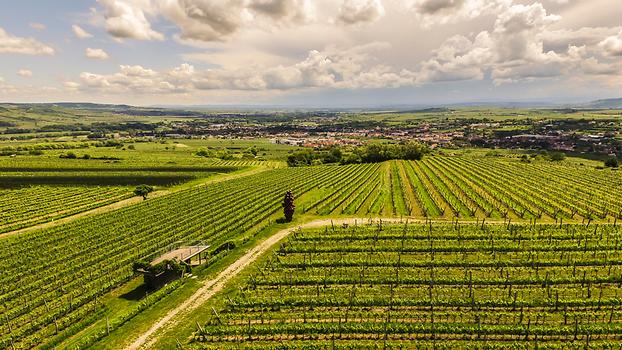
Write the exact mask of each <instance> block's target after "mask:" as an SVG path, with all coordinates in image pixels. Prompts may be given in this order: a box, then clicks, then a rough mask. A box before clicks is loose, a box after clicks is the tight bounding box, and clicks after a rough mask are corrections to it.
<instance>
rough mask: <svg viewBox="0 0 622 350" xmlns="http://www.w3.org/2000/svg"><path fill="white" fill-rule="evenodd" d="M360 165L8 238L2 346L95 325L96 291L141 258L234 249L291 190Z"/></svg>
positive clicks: (0, 263) (181, 197)
mask: <svg viewBox="0 0 622 350" xmlns="http://www.w3.org/2000/svg"><path fill="white" fill-rule="evenodd" d="M358 171H359V167H358V166H348V167H314V168H301V169H277V170H273V171H270V172H264V173H262V174H259V175H253V176H248V177H244V178H240V179H234V180H229V181H224V182H220V183H215V184H213V185H209V186H202V187H194V188H191V189H188V190H183V191H180V192H176V193H173V194H170V195H168V196H164V197H159V198H155V199H151V200H148V201H145V202H143V203H141V204H138V205H134V206H131V207H126V208H123V209H120V210H117V211H114V212H110V213H105V214H101V215H97V216H93V217H88V218H84V219H80V220H76V221H73V222H71V223H69V224H65V225H61V226H57V227H55V228H51V229H47V230H41V231H35V232H32V233H28V234H24V235H18V236H12V237H7V238H5V239H3V240H1V241H0V246H1V247H2V249H1V252H0V270H1V271H0V281H1V283H0V289H1V295H0V303H1V305H2V308H1V309H0V310H1V315H0V316H1V317H0V320H2V322H3V327H2V329H3V336H2V338H1V340H0V345H1V346H2V347H9V346H11V347H14V348H16V349H19V348H30V347H32V346H35V345H40V344H42V343H48V344H50V343H53V342H56V341H59V339H61V340H62V338H65V337H68V336H70V335H71V334H72V333H75V332H77V331H79V330H80V329H81V328H83V327H85V326H87V325H88V323H87V322H86V321H85V318H86V317H87V316H89V315H93V314H96V313H97V312H98V311H99V310H100V309H101V304H100V303H99V302H98V298H101V297H102V296H103V295H104V294H105V293H106V292H108V291H110V290H111V289H113V288H115V287H117V286H119V285H121V284H123V283H124V282H127V281H128V280H129V279H130V278H132V276H133V272H132V268H131V267H132V263H133V262H134V261H136V260H138V259H145V258H149V257H153V256H154V255H155V254H157V253H158V252H160V251H161V250H162V249H165V248H166V247H167V246H168V245H170V244H172V243H174V242H176V241H180V240H182V241H184V242H188V243H191V242H195V241H196V242H198V241H204V240H209V242H210V244H211V246H213V247H215V249H217V250H218V249H220V248H219V247H221V246H222V247H226V248H225V249H228V248H229V247H230V245H231V244H230V242H235V241H236V239H237V240H241V239H243V238H244V236H248V235H252V234H253V232H256V231H257V230H259V229H260V228H261V227H263V226H265V225H268V221H267V219H268V218H269V217H270V216H271V215H272V214H274V213H275V212H276V211H278V210H279V208H280V200H281V196H282V194H283V193H284V192H285V191H286V190H289V189H291V190H293V191H295V193H298V194H301V193H305V192H307V191H309V190H311V189H312V188H314V187H316V186H318V185H319V184H332V183H334V182H336V181H338V180H340V179H342V178H343V177H348V176H351V174H353V173H356V172H358ZM283 179H287V181H283Z"/></svg>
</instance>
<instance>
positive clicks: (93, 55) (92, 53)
mask: <svg viewBox="0 0 622 350" xmlns="http://www.w3.org/2000/svg"><path fill="white" fill-rule="evenodd" d="M85 55H86V57H87V58H90V59H93V60H107V59H108V58H110V56H108V53H106V51H104V50H102V49H91V48H90V47H89V48H87V49H86V52H85Z"/></svg>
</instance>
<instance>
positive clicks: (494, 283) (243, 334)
mask: <svg viewBox="0 0 622 350" xmlns="http://www.w3.org/2000/svg"><path fill="white" fill-rule="evenodd" d="M621 245H622V230H621V229H620V228H619V227H616V226H613V225H600V226H599V225H593V224H592V225H589V226H587V225H576V224H574V225H573V224H561V225H559V224H558V225H546V224H545V225H540V224H531V225H525V224H522V225H521V224H511V223H509V222H508V221H507V220H506V223H505V224H497V225H490V224H481V223H480V224H459V223H453V224H449V223H446V224H438V223H434V224H433V223H432V222H430V223H429V224H407V223H405V224H397V225H386V224H383V223H382V222H380V223H378V222H375V223H369V222H366V223H361V222H359V223H358V225H350V226H349V227H347V226H345V225H344V226H334V227H331V226H329V227H326V228H321V229H308V230H299V231H296V232H294V233H293V234H292V235H291V236H290V238H289V239H288V240H287V241H286V242H284V243H282V244H281V246H280V247H279V248H278V250H276V251H275V252H274V253H273V254H271V255H270V256H268V257H267V258H266V259H265V261H264V262H263V263H262V264H258V266H255V267H253V268H251V269H250V270H252V272H251V275H250V277H248V278H247V279H246V281H245V282H243V283H242V285H241V286H240V288H239V289H237V291H234V292H232V293H231V294H230V295H229V296H227V298H226V299H223V302H222V305H221V306H216V308H214V307H213V306H214V304H212V303H208V304H206V305H205V306H204V307H203V308H202V309H201V310H200V311H199V312H197V314H199V315H202V317H201V318H202V322H200V323H199V324H198V325H196V326H195V329H196V330H195V332H194V335H193V339H194V342H193V343H194V344H193V345H192V344H191V346H192V348H218V349H222V348H243V347H252V348H293V349H312V348H325V349H335V348H337V349H339V348H348V349H356V348H364V347H368V348H374V349H378V348H415V347H416V348H422V347H423V348H447V349H450V348H464V347H466V346H469V347H470V348H474V347H477V346H478V344H479V345H480V346H486V348H524V347H526V346H527V345H529V348H533V347H535V348H538V347H542V348H583V347H585V348H588V347H590V346H594V347H598V348H619V347H620V346H622V301H621V300H622V288H621V286H622V277H620V276H622V253H621V250H620V247H621ZM527 341H528V342H529V343H526V342H527ZM197 343H198V344H197Z"/></svg>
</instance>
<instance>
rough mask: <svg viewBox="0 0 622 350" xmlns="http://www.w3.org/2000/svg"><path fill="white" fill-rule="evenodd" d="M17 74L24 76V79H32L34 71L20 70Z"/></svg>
mask: <svg viewBox="0 0 622 350" xmlns="http://www.w3.org/2000/svg"><path fill="white" fill-rule="evenodd" d="M17 74H18V75H19V76H22V77H24V78H30V77H32V71H30V70H28V69H20V70H18V71H17Z"/></svg>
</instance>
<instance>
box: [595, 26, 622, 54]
mask: <svg viewBox="0 0 622 350" xmlns="http://www.w3.org/2000/svg"><path fill="white" fill-rule="evenodd" d="M599 46H600V47H601V48H602V49H603V52H604V53H605V55H607V56H622V30H621V31H620V32H619V33H618V35H612V36H610V37H607V38H606V39H605V40H603V41H601V42H600V44H599Z"/></svg>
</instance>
